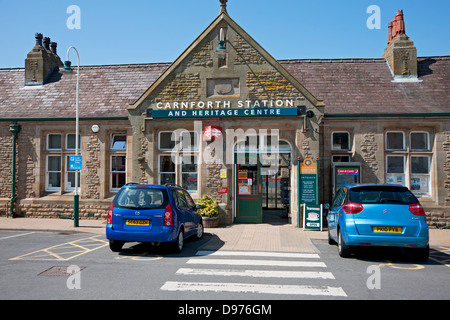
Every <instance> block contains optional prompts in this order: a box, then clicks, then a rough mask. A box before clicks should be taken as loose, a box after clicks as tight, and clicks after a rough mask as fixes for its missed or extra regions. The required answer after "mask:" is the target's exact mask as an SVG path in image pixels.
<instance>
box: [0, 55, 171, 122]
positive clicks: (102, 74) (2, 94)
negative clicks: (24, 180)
mask: <svg viewBox="0 0 450 320" xmlns="http://www.w3.org/2000/svg"><path fill="white" fill-rule="evenodd" d="M169 65H170V64H169V63H156V64H132V65H107V66H85V67H80V93H79V97H80V101H79V112H80V117H127V116H128V111H127V106H128V105H129V103H132V102H134V101H135V100H136V99H137V98H139V96H140V95H141V94H142V93H143V92H144V91H145V90H146V89H147V88H148V87H149V86H150V85H151V84H152V83H153V82H154V81H155V80H156V79H157V78H158V77H159V76H160V75H161V73H163V71H164V70H165V69H166V68H167V67H168V66H169ZM74 70H76V67H75V68H74ZM24 73H25V70H24V69H23V68H21V69H0V118H64V117H69V118H74V117H75V96H76V72H74V73H72V74H70V73H69V74H67V73H63V74H61V73H59V72H53V74H52V76H51V77H50V78H49V80H48V81H47V83H45V84H44V85H42V86H24V79H25V74H24Z"/></svg>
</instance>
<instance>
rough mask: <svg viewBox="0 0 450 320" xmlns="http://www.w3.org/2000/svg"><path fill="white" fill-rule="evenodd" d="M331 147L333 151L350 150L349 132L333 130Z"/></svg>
mask: <svg viewBox="0 0 450 320" xmlns="http://www.w3.org/2000/svg"><path fill="white" fill-rule="evenodd" d="M331 140H332V147H331V149H332V150H334V151H339V150H350V133H348V132H333V133H332V138H331Z"/></svg>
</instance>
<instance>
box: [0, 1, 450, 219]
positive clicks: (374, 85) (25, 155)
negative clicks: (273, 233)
mask: <svg viewBox="0 0 450 320" xmlns="http://www.w3.org/2000/svg"><path fill="white" fill-rule="evenodd" d="M221 3H222V5H221V11H220V14H219V15H218V16H217V18H216V19H214V21H212V23H211V24H210V25H209V26H208V27H207V28H206V29H205V30H204V31H203V32H202V33H201V34H200V35H199V36H198V38H197V39H195V40H194V42H193V43H192V44H191V45H190V46H189V47H188V48H187V49H186V50H185V51H184V52H183V53H181V55H180V56H179V57H178V58H177V59H176V60H175V61H174V62H173V63H147V64H127V65H102V66H81V67H80V69H79V86H80V87H79V90H80V95H79V98H80V100H79V110H80V111H79V114H80V126H79V128H80V131H79V132H80V148H79V149H80V154H81V155H82V157H83V169H82V171H81V173H78V172H76V171H71V170H69V169H70V168H69V156H71V155H74V154H75V141H76V139H75V103H76V102H75V99H76V78H77V68H76V66H73V69H74V72H64V71H62V67H63V64H62V61H61V59H60V58H59V57H58V55H57V51H56V48H57V45H56V43H54V42H51V40H50V39H49V38H43V36H42V35H41V34H36V44H35V46H34V47H33V48H32V50H31V51H30V52H29V53H28V55H27V56H26V59H25V66H24V67H20V68H10V69H0V148H1V152H0V212H1V213H2V214H4V215H14V216H16V217H20V216H26V217H41V218H49V217H51V218H54V217H59V216H64V215H66V216H71V215H72V211H73V195H74V191H75V179H77V178H78V179H79V184H78V185H79V186H80V187H79V194H80V217H81V219H101V218H106V215H107V211H108V208H109V205H110V203H111V201H112V198H113V197H114V195H115V193H116V192H117V191H118V190H119V188H120V187H122V186H123V185H124V184H126V183H131V182H133V183H147V184H165V183H175V184H179V185H181V186H183V187H184V188H186V189H187V190H189V192H190V193H191V195H192V196H193V198H194V199H198V198H200V197H201V196H202V195H204V194H209V195H211V196H213V197H214V198H216V199H217V200H218V201H219V203H220V215H219V217H220V222H221V223H222V224H224V225H229V224H232V223H261V222H264V221H265V214H266V213H267V212H268V210H277V209H283V208H284V207H285V205H286V204H288V205H289V209H288V211H289V215H288V218H286V221H287V222H288V223H292V224H294V225H297V226H301V225H302V214H301V207H302V205H299V194H300V193H301V192H302V191H301V190H300V189H301V185H299V173H300V172H299V170H300V164H301V163H303V161H305V159H308V160H309V159H310V160H312V162H314V163H316V164H317V170H318V178H319V179H318V185H317V190H318V194H317V197H318V201H319V202H320V203H327V202H331V200H332V198H333V195H334V192H335V190H336V188H337V185H336V184H339V177H337V176H336V175H338V176H339V175H341V174H342V175H344V173H346V174H347V178H346V179H350V180H352V179H353V177H352V176H357V179H358V180H359V181H360V182H374V183H400V184H404V185H406V186H408V187H409V188H410V189H411V190H412V191H413V192H414V193H415V194H416V196H417V197H419V199H420V201H421V203H422V205H423V206H424V208H425V210H426V212H427V215H428V223H429V224H430V225H432V226H443V225H448V224H450V223H449V222H450V104H449V103H450V99H449V92H450V85H449V84H450V57H449V56H439V57H417V49H416V47H415V46H414V43H413V41H412V40H411V39H410V38H409V37H408V36H407V35H406V32H405V24H404V19H403V13H402V12H401V11H399V12H398V13H397V15H396V16H395V18H394V19H393V22H392V23H391V24H390V25H389V28H388V30H389V31H388V30H387V33H388V35H389V36H388V41H389V43H388V45H387V46H386V48H385V50H384V54H383V55H382V57H380V58H374V59H294V60H276V59H274V58H273V57H272V56H271V55H270V53H268V52H267V51H266V50H265V49H264V48H263V47H262V46H261V45H260V44H259V43H258V42H257V41H255V40H254V39H253V38H252V37H251V36H250V35H249V34H247V32H245V30H243V29H242V28H241V27H240V26H239V25H238V24H237V23H236V22H235V21H234V20H233V19H232V18H231V17H230V16H229V15H228V13H227V10H226V1H225V0H222V1H221ZM383 45H384V44H380V52H382V51H383ZM374 54H375V55H377V54H378V53H374ZM380 55H381V54H380ZM13 164H15V165H13ZM339 166H341V169H340V170H341V171H339V170H337V169H336V168H338V167H339ZM345 168H347V170H346V169H345ZM348 176H350V177H348ZM344 180H345V179H344ZM340 182H343V181H342V179H341V181H340ZM286 199H287V200H286Z"/></svg>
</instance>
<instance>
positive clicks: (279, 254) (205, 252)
mask: <svg viewBox="0 0 450 320" xmlns="http://www.w3.org/2000/svg"><path fill="white" fill-rule="evenodd" d="M196 255H197V256H246V257H271V258H274V257H275V258H312V259H319V258H320V257H319V255H318V254H316V253H293V252H262V251H209V250H200V251H197V253H196Z"/></svg>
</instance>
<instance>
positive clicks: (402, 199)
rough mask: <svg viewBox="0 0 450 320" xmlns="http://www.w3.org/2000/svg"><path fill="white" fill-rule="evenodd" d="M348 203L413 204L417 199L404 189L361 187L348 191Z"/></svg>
mask: <svg viewBox="0 0 450 320" xmlns="http://www.w3.org/2000/svg"><path fill="white" fill-rule="evenodd" d="M349 201H350V202H356V203H361V204H379V203H389V204H413V203H418V202H419V201H418V200H417V198H416V197H415V196H414V195H413V194H412V193H411V191H409V190H408V188H406V187H401V186H398V187H396V186H361V187H355V188H351V189H350V193H349Z"/></svg>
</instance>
